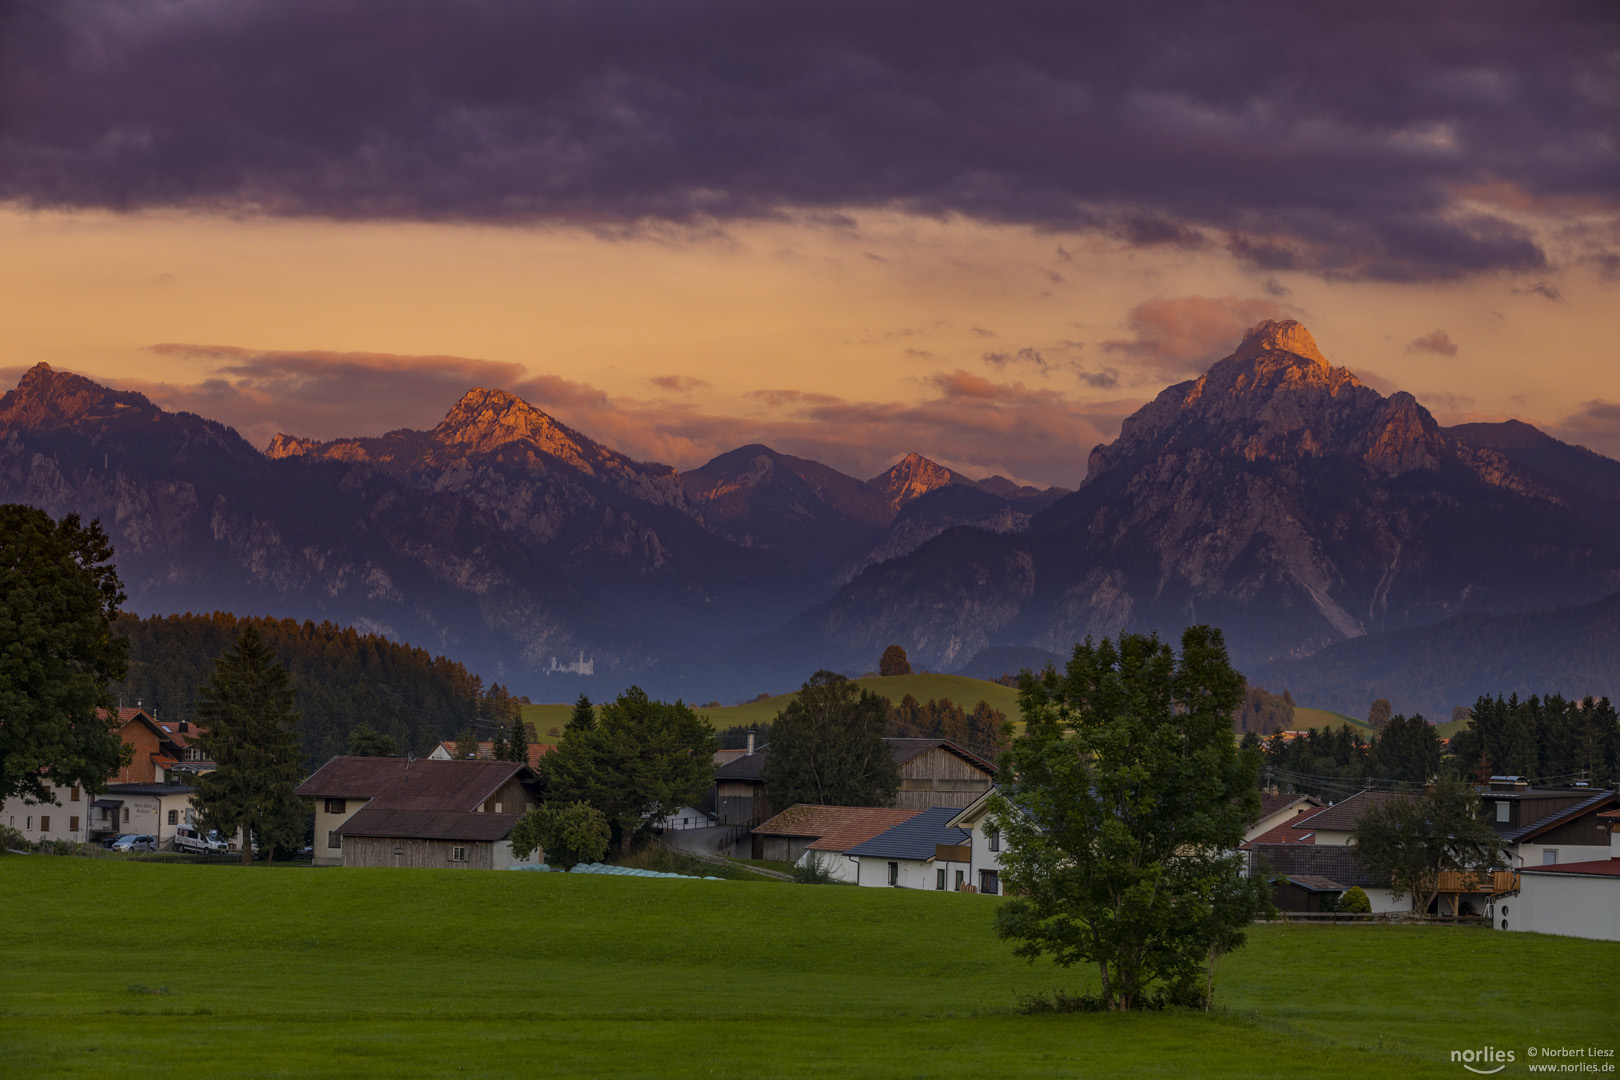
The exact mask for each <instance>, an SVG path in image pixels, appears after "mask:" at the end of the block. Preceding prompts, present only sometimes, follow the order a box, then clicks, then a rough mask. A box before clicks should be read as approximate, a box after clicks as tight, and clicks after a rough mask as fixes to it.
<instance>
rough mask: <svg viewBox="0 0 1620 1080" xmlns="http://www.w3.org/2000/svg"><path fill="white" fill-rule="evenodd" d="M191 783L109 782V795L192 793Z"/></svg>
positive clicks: (193, 789) (107, 791) (107, 790)
mask: <svg viewBox="0 0 1620 1080" xmlns="http://www.w3.org/2000/svg"><path fill="white" fill-rule="evenodd" d="M195 790H197V789H196V788H194V787H192V786H191V785H190V784H108V785H107V789H106V793H107V794H108V795H190V794H191V793H192V792H193V791H195Z"/></svg>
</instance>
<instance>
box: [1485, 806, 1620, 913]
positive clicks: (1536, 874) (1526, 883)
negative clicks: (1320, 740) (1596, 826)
mask: <svg viewBox="0 0 1620 1080" xmlns="http://www.w3.org/2000/svg"><path fill="white" fill-rule="evenodd" d="M1598 817H1599V818H1600V819H1601V822H1602V825H1603V828H1604V829H1605V830H1606V831H1607V832H1608V840H1609V847H1608V850H1607V856H1608V857H1607V858H1598V859H1587V860H1584V861H1581V862H1557V863H1549V864H1546V865H1542V866H1526V867H1525V868H1524V869H1523V870H1521V871H1520V872H1519V895H1517V896H1514V897H1504V898H1503V899H1502V902H1501V903H1500V904H1499V905H1498V906H1497V909H1496V911H1495V913H1494V915H1493V919H1494V921H1495V924H1496V926H1497V928H1498V929H1501V930H1517V931H1523V932H1526V933H1534V934H1560V935H1563V936H1566V937H1583V938H1594V939H1597V940H1599V941H1620V811H1617V810H1608V811H1604V812H1602V813H1600V814H1599V815H1598Z"/></svg>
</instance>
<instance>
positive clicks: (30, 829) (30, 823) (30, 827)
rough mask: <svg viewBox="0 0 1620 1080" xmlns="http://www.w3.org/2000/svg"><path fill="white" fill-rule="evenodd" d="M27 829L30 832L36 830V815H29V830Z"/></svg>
mask: <svg viewBox="0 0 1620 1080" xmlns="http://www.w3.org/2000/svg"><path fill="white" fill-rule="evenodd" d="M27 831H29V832H33V831H34V815H33V814H29V815H28V830H27Z"/></svg>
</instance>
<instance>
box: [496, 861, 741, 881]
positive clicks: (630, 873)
mask: <svg viewBox="0 0 1620 1080" xmlns="http://www.w3.org/2000/svg"><path fill="white" fill-rule="evenodd" d="M507 869H508V870H550V869H551V867H550V866H547V865H546V864H545V863H541V864H540V865H539V866H508V867H507ZM557 872H558V873H561V871H557ZM572 873H575V874H612V875H614V876H615V877H665V878H685V879H686V880H687V881H724V880H725V879H724V878H717V877H702V878H699V877H693V876H692V875H690V874H664V873H660V872H659V871H657V870H637V869H635V868H634V867H630V866H611V865H609V864H608V863H599V862H598V863H580V864H579V865H578V866H576V867H574V869H573V871H572Z"/></svg>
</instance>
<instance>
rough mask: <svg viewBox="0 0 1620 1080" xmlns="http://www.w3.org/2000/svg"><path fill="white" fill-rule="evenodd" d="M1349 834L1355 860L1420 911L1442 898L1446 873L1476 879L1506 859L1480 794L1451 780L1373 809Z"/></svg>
mask: <svg viewBox="0 0 1620 1080" xmlns="http://www.w3.org/2000/svg"><path fill="white" fill-rule="evenodd" d="M1350 835H1351V836H1352V837H1353V838H1354V840H1355V844H1354V847H1353V850H1354V853H1355V857H1356V861H1357V862H1359V863H1361V865H1362V866H1364V867H1365V868H1366V869H1367V871H1368V873H1371V874H1373V875H1374V876H1376V877H1378V878H1380V879H1382V880H1387V881H1388V882H1389V888H1390V892H1391V893H1392V894H1393V896H1394V898H1395V899H1396V900H1399V899H1400V898H1401V897H1402V896H1404V895H1406V894H1407V893H1410V894H1411V895H1412V906H1413V909H1414V910H1416V911H1419V912H1423V911H1428V910H1429V905H1430V904H1432V903H1434V900H1435V897H1436V896H1438V895H1439V893H1440V872H1441V871H1442V870H1457V871H1460V872H1462V873H1463V874H1464V875H1466V876H1467V877H1469V878H1471V879H1477V878H1478V877H1479V875H1481V874H1482V873H1483V872H1484V871H1485V870H1487V869H1489V868H1490V867H1492V866H1496V865H1499V864H1500V863H1501V861H1502V858H1503V847H1502V840H1501V838H1500V837H1499V836H1498V835H1497V833H1496V830H1495V829H1494V828H1493V827H1492V826H1491V825H1490V823H1489V822H1487V821H1486V820H1485V818H1484V810H1483V807H1482V806H1481V803H1480V798H1479V794H1478V792H1476V791H1475V790H1474V786H1473V785H1472V784H1469V783H1467V782H1466V781H1463V780H1457V779H1454V778H1451V777H1446V778H1442V779H1440V780H1438V781H1437V782H1436V783H1434V784H1433V785H1432V786H1430V787H1429V788H1428V789H1427V790H1426V791H1424V792H1423V793H1422V794H1421V795H1409V796H1402V797H1398V798H1394V799H1390V800H1388V801H1387V802H1385V803H1383V805H1381V806H1375V807H1373V808H1371V809H1370V810H1368V811H1367V812H1366V813H1365V814H1363V815H1361V820H1359V821H1358V822H1356V827H1355V829H1354V830H1352V832H1351V834H1350Z"/></svg>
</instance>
